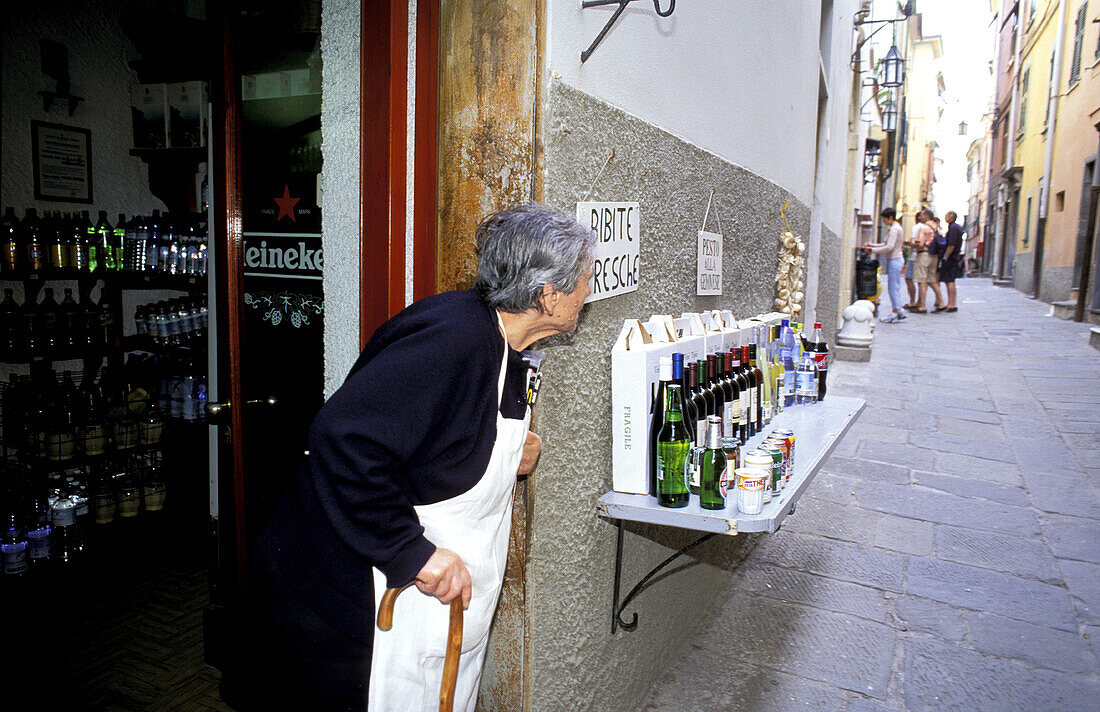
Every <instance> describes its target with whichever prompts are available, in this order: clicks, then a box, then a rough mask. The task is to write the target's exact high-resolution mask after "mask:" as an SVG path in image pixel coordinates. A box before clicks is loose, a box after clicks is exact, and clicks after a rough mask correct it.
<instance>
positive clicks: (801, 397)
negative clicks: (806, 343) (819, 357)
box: [795, 351, 817, 405]
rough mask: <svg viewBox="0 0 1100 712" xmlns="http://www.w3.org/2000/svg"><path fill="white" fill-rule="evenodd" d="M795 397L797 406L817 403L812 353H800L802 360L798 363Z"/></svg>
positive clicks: (815, 375)
mask: <svg viewBox="0 0 1100 712" xmlns="http://www.w3.org/2000/svg"><path fill="white" fill-rule="evenodd" d="M795 395H796V398H797V401H798V405H808V404H810V403H816V402H817V366H816V365H815V364H814V355H813V352H810V351H803V352H802V359H801V360H800V361H799V362H798V382H797V385H796V386H795Z"/></svg>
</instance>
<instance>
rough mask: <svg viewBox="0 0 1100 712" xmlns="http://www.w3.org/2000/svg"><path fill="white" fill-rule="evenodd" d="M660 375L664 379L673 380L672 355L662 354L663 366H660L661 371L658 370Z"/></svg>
mask: <svg viewBox="0 0 1100 712" xmlns="http://www.w3.org/2000/svg"><path fill="white" fill-rule="evenodd" d="M658 377H659V378H660V379H661V380H662V381H671V380H672V357H671V356H662V357H661V366H660V371H659V372H658Z"/></svg>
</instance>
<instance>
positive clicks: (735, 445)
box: [721, 438, 741, 470]
mask: <svg viewBox="0 0 1100 712" xmlns="http://www.w3.org/2000/svg"><path fill="white" fill-rule="evenodd" d="M721 442H722V452H723V454H725V456H726V467H727V468H729V469H730V470H736V469H737V468H738V467H741V439H740V438H722V441H721Z"/></svg>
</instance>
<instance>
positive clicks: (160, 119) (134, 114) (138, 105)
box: [130, 84, 168, 148]
mask: <svg viewBox="0 0 1100 712" xmlns="http://www.w3.org/2000/svg"><path fill="white" fill-rule="evenodd" d="M167 111H168V91H167V88H166V86H165V85H164V84H132V85H130V116H131V120H132V122H133V128H134V148H164V147H165V146H167V145H168V122H167V121H166V116H167Z"/></svg>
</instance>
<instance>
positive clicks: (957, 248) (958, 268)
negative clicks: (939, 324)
mask: <svg viewBox="0 0 1100 712" xmlns="http://www.w3.org/2000/svg"><path fill="white" fill-rule="evenodd" d="M944 217H946V218H947V247H946V248H945V249H944V253H943V256H942V257H940V264H939V274H940V281H941V282H943V283H944V288H945V289H946V291H947V306H946V308H945V309H944V311H948V312H957V311H958V310H959V306H958V304H956V302H955V299H956V294H957V292H956V289H955V280H956V279H958V278H959V277H961V276H962V274H963V266H964V262H963V256H962V242H963V240H962V228H961V227H959V224H958V223H956V222H955V218H957V217H958V215H956V214H955V211H954V210H949V211H947V215H945V216H944Z"/></svg>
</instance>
